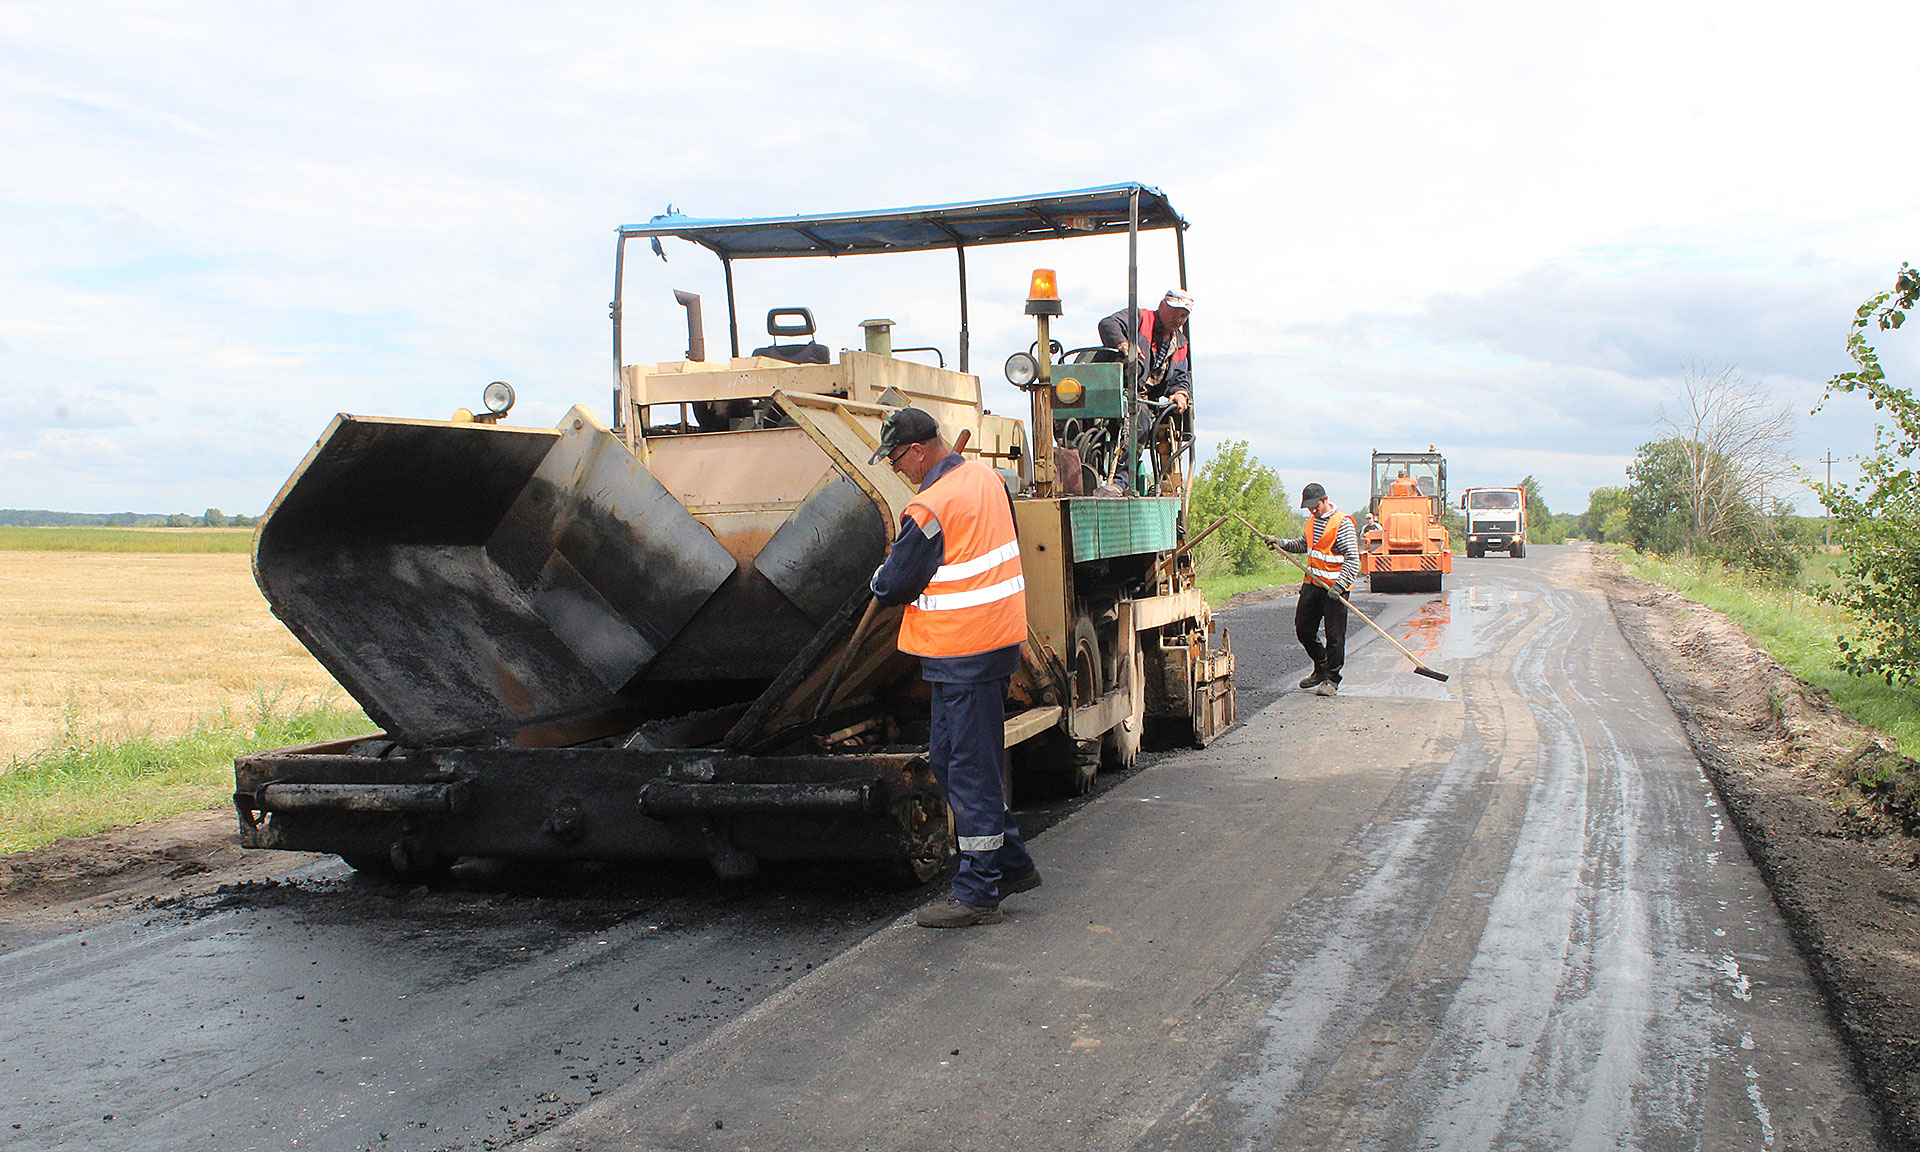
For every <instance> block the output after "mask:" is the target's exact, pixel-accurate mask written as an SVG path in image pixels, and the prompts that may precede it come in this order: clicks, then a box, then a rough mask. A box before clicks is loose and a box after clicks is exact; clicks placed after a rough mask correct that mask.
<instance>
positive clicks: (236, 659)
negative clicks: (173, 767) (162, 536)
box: [0, 551, 351, 771]
mask: <svg viewBox="0 0 1920 1152" xmlns="http://www.w3.org/2000/svg"><path fill="white" fill-rule="evenodd" d="M0 654H3V655H0V771H4V770H5V769H6V768H7V767H9V766H10V765H11V764H13V763H14V762H15V761H16V760H19V759H25V758H27V757H29V756H31V755H32V754H34V753H35V752H38V751H40V750H42V749H45V748H49V747H53V746H56V745H59V744H62V743H65V742H67V741H69V740H75V739H78V740H82V741H89V740H116V739H121V738H124V737H127V736H138V735H151V736H152V737H153V738H154V739H162V740H163V739H167V738H169V737H173V736H179V735H182V734H185V733H187V732H189V731H192V730H193V729H194V728H196V727H205V726H213V725H223V724H224V721H225V718H226V717H229V716H230V717H231V718H232V719H233V720H235V721H238V722H250V721H251V720H252V719H253V718H254V717H255V716H256V715H257V712H258V702H259V700H260V699H261V698H262V697H263V696H264V697H265V698H266V699H268V700H270V701H277V702H276V703H275V705H274V707H275V709H276V711H282V712H284V711H291V710H293V709H295V708H297V707H301V706H310V705H316V704H324V705H327V706H331V707H336V708H339V707H350V706H351V702H350V701H349V700H348V699H347V695H346V693H345V692H343V691H341V690H340V688H339V686H338V685H337V684H335V683H334V680H333V677H331V676H329V675H328V674H327V672H326V670H325V669H323V668H321V667H320V665H319V664H317V663H315V661H314V659H313V657H311V656H309V655H308V654H307V651H306V649H304V648H302V647H301V646H300V644H299V642H298V641H296V640H295V639H294V638H293V636H292V634H290V633H289V632H288V631H287V630H286V628H285V627H283V626H282V625H281V623H280V622H279V621H278V620H276V619H274V617H273V614H272V613H271V612H269V611H268V610H267V604H266V601H265V600H263V599H262V598H261V596H260V591H259V589H258V588H256V587H255V586H254V582H253V572H252V569H251V567H250V557H248V556H247V555H246V554H245V553H233V552H229V553H210V554H209V553H181V554H160V553H122V552H40V551H18V552H11V551H0Z"/></svg>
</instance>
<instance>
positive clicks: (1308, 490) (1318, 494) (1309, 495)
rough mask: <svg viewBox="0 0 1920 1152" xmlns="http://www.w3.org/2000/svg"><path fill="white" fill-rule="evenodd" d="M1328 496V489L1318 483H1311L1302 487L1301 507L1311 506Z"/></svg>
mask: <svg viewBox="0 0 1920 1152" xmlns="http://www.w3.org/2000/svg"><path fill="white" fill-rule="evenodd" d="M1326 498H1327V490H1326V489H1325V488H1322V487H1320V485H1318V484H1309V485H1307V486H1306V487H1305V488H1302V489H1300V507H1302V508H1311V507H1313V506H1314V505H1315V504H1318V503H1320V501H1322V500H1325V499H1326Z"/></svg>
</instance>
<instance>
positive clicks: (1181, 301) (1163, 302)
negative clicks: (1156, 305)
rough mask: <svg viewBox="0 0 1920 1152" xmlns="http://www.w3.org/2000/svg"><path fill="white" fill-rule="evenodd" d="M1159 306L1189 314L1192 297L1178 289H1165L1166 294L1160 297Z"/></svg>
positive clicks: (1191, 309)
mask: <svg viewBox="0 0 1920 1152" xmlns="http://www.w3.org/2000/svg"><path fill="white" fill-rule="evenodd" d="M1160 306H1161V307H1162V308H1180V309H1184V310H1185V311H1188V312H1191V311H1193V297H1191V296H1189V295H1187V294H1186V293H1185V292H1182V291H1181V290H1180V289H1178V288H1169V289H1167V294H1166V295H1165V296H1162V297H1160Z"/></svg>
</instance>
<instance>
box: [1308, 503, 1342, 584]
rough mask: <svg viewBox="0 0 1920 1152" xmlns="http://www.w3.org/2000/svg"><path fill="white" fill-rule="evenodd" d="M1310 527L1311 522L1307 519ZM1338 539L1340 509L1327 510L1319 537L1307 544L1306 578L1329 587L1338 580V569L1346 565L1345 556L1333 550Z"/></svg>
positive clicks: (1311, 525)
mask: <svg viewBox="0 0 1920 1152" xmlns="http://www.w3.org/2000/svg"><path fill="white" fill-rule="evenodd" d="M1307 527H1308V528H1309V529H1311V528H1312V527H1313V522H1312V521H1308V522H1307ZM1339 540H1340V510H1339V509H1338V508H1332V509H1329V510H1328V511H1327V526H1326V527H1325V528H1323V529H1321V530H1320V539H1318V540H1314V541H1310V542H1309V543H1308V544H1307V579H1309V580H1311V581H1313V582H1314V583H1315V584H1319V585H1321V586H1322V587H1326V588H1331V587H1333V586H1334V585H1335V584H1338V583H1339V582H1340V571H1341V569H1342V568H1344V567H1345V566H1346V558H1345V557H1344V556H1341V555H1340V554H1339V553H1338V552H1335V551H1334V550H1333V546H1334V545H1335V544H1336V543H1338V542H1339Z"/></svg>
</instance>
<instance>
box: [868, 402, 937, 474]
mask: <svg viewBox="0 0 1920 1152" xmlns="http://www.w3.org/2000/svg"><path fill="white" fill-rule="evenodd" d="M938 435H940V425H939V423H938V422H936V421H935V420H934V418H933V417H932V416H930V415H928V414H927V413H926V412H923V411H921V410H920V409H918V408H902V409H900V410H898V411H895V412H889V413H887V418H886V419H884V420H882V421H880V447H879V448H877V449H875V450H874V453H873V455H872V456H871V457H870V458H869V459H868V460H867V463H869V464H878V463H880V459H881V457H883V456H886V455H888V454H889V453H891V452H892V451H893V450H894V449H895V448H904V447H906V446H907V445H909V444H919V443H922V442H924V441H927V440H931V439H933V438H934V437H935V436H938Z"/></svg>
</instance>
